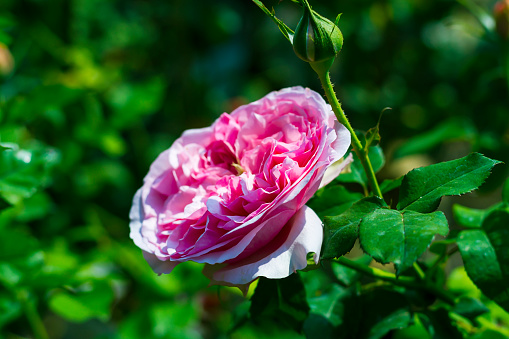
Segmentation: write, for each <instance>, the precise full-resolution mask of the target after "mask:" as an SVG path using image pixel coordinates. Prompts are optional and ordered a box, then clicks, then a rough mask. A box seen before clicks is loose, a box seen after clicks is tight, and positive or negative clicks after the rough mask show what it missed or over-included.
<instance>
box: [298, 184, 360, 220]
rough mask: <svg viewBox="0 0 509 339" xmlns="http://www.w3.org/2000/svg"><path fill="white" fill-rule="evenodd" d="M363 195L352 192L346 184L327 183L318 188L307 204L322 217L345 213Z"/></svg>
mask: <svg viewBox="0 0 509 339" xmlns="http://www.w3.org/2000/svg"><path fill="white" fill-rule="evenodd" d="M362 197H363V195H362V194H361V193H357V192H350V191H348V190H347V189H346V188H345V187H344V186H341V185H335V186H330V185H327V186H325V187H324V188H322V189H320V190H318V191H317V192H316V193H315V195H314V196H313V198H311V199H310V200H309V201H308V202H307V203H306V205H308V206H309V207H311V208H312V209H313V211H315V212H316V214H318V216H319V217H320V218H323V217H325V216H334V215H338V214H340V213H343V212H344V211H345V210H346V209H348V208H349V207H350V206H352V204H353V203H354V202H355V201H357V200H360V199H362Z"/></svg>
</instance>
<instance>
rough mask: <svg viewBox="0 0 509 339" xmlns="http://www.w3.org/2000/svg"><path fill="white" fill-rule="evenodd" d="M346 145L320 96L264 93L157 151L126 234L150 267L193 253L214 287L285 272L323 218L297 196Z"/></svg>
mask: <svg viewBox="0 0 509 339" xmlns="http://www.w3.org/2000/svg"><path fill="white" fill-rule="evenodd" d="M349 146H350V134H349V132H348V131H347V130H346V128H345V127H344V126H342V125H341V124H339V123H338V122H337V120H336V118H335V116H334V114H333V113H332V111H331V109H330V107H329V106H328V105H327V104H326V103H325V101H324V100H323V99H322V97H321V96H320V95H319V94H318V93H316V92H313V91H312V90H310V89H304V88H301V87H293V88H287V89H283V90H280V91H278V92H272V93H270V94H268V95H267V96H265V97H264V98H262V99H260V100H258V101H256V102H253V103H250V104H248V105H245V106H241V107H239V108H237V109H236V110H235V111H233V112H232V113H231V114H226V113H224V114H223V115H221V116H220V117H219V118H218V119H217V120H216V121H215V122H214V123H213V124H212V126H210V127H207V128H203V129H195V130H188V131H186V132H184V133H183V135H182V136H181V137H180V138H179V139H177V140H176V141H175V142H174V144H173V145H172V146H171V147H170V148H169V149H168V150H166V151H164V152H163V153H161V154H160V155H159V157H158V158H157V159H156V160H155V161H154V163H153V164H152V166H151V167H150V170H149V173H148V174H147V176H146V177H145V179H144V184H143V186H142V187H141V188H140V189H139V190H138V191H137V193H136V195H135V197H134V199H133V206H132V209H131V212H130V218H131V224H130V227H131V238H132V239H133V240H134V242H135V243H136V245H137V246H139V247H140V248H141V249H142V250H143V251H144V256H145V258H146V259H147V261H148V262H149V264H150V265H151V266H152V268H153V269H154V271H155V272H157V273H169V272H171V270H172V269H173V268H174V267H175V266H176V265H177V264H178V263H180V262H184V261H188V260H192V261H195V262H199V263H206V264H208V267H207V269H206V270H205V271H204V272H205V273H206V274H207V275H208V276H209V277H210V278H211V280H212V281H213V282H215V283H219V284H230V285H241V284H246V283H249V282H251V281H252V280H254V279H256V278H257V277H259V276H265V277H268V278H283V277H286V276H288V275H289V274H291V273H292V272H294V271H295V270H298V269H302V268H304V267H305V266H306V264H307V261H306V256H307V254H308V253H309V252H314V253H316V254H318V255H319V252H320V247H321V243H322V232H323V231H322V225H321V221H320V219H319V218H318V217H317V216H316V214H315V213H314V212H313V211H312V210H311V209H310V208H308V207H307V206H305V203H306V202H307V201H308V200H309V198H311V196H312V195H313V194H314V193H315V192H316V190H317V189H318V188H319V187H320V185H321V184H322V185H323V184H324V183H325V182H322V180H323V178H324V175H325V172H326V170H327V169H328V168H329V167H330V166H331V165H332V164H333V163H336V162H337V161H338V160H340V159H341V158H342V157H343V156H344V154H345V153H346V151H347V149H348V147H349ZM346 163H347V161H344V162H343V163H342V164H341V165H340V166H334V167H331V169H332V168H334V170H333V171H334V174H333V175H325V177H326V178H327V179H325V180H327V181H329V180H331V179H333V177H334V175H337V174H339V172H340V171H341V169H342V168H343V167H344V166H345V165H346ZM330 171H331V170H330ZM329 174H330V173H329Z"/></svg>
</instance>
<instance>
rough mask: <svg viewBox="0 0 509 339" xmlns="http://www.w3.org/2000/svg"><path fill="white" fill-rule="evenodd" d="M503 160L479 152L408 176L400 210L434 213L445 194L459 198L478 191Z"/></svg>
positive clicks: (420, 169)
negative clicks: (493, 169) (461, 195)
mask: <svg viewBox="0 0 509 339" xmlns="http://www.w3.org/2000/svg"><path fill="white" fill-rule="evenodd" d="M499 163H500V161H497V160H492V159H490V158H487V157H485V156H483V155H481V154H479V153H472V154H470V155H468V156H466V157H464V158H461V159H457V160H452V161H447V162H442V163H439V164H435V165H431V166H427V167H420V168H416V169H414V170H412V171H410V172H409V173H408V174H406V175H405V177H404V179H403V182H402V184H401V189H400V193H399V197H400V198H399V203H398V209H399V210H403V209H405V210H412V211H417V212H422V213H426V212H432V211H434V210H436V209H437V207H438V205H439V203H440V199H441V198H442V197H443V196H444V195H459V194H464V193H468V192H471V191H473V190H475V189H477V188H478V187H479V186H480V185H481V184H482V183H483V182H484V180H485V179H486V178H487V177H488V176H489V175H490V173H491V169H492V168H493V166H495V165H496V164H499Z"/></svg>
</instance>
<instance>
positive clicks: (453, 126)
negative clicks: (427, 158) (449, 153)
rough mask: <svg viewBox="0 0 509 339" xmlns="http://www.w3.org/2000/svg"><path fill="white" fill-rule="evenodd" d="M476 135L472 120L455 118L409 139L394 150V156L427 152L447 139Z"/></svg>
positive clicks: (469, 137) (466, 138) (465, 138)
mask: <svg viewBox="0 0 509 339" xmlns="http://www.w3.org/2000/svg"><path fill="white" fill-rule="evenodd" d="M475 137H476V128H475V126H474V125H473V124H472V122H470V121H469V120H467V119H464V118H453V119H451V120H447V121H445V122H443V123H441V124H439V125H438V126H436V127H435V128H433V129H431V130H429V131H427V132H425V133H423V134H420V135H418V136H416V137H413V138H411V139H410V140H407V141H406V142H405V143H404V144H403V145H402V146H401V147H400V148H398V149H397V150H396V151H395V152H394V158H402V157H405V156H408V155H412V154H416V153H426V152H428V151H429V150H431V149H432V148H433V147H436V146H438V145H440V144H441V143H443V142H445V141H452V140H472V139H473V138H475Z"/></svg>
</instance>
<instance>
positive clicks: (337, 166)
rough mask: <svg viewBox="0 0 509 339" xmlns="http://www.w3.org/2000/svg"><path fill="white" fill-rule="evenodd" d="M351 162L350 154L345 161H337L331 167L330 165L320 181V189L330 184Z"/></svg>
mask: <svg viewBox="0 0 509 339" xmlns="http://www.w3.org/2000/svg"><path fill="white" fill-rule="evenodd" d="M352 161H353V156H352V153H350V154H349V155H348V157H346V159H339V160H338V161H336V162H335V163H333V164H332V165H330V166H329V167H328V168H327V169H326V170H325V174H324V175H323V178H322V181H321V182H320V187H318V188H319V189H320V188H322V187H325V186H326V185H328V184H330V183H331V182H332V180H334V179H336V178H337V177H338V175H340V174H341V172H342V171H343V170H344V169H345V167H346V166H348V165H349V164H350V163H351V162H352Z"/></svg>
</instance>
